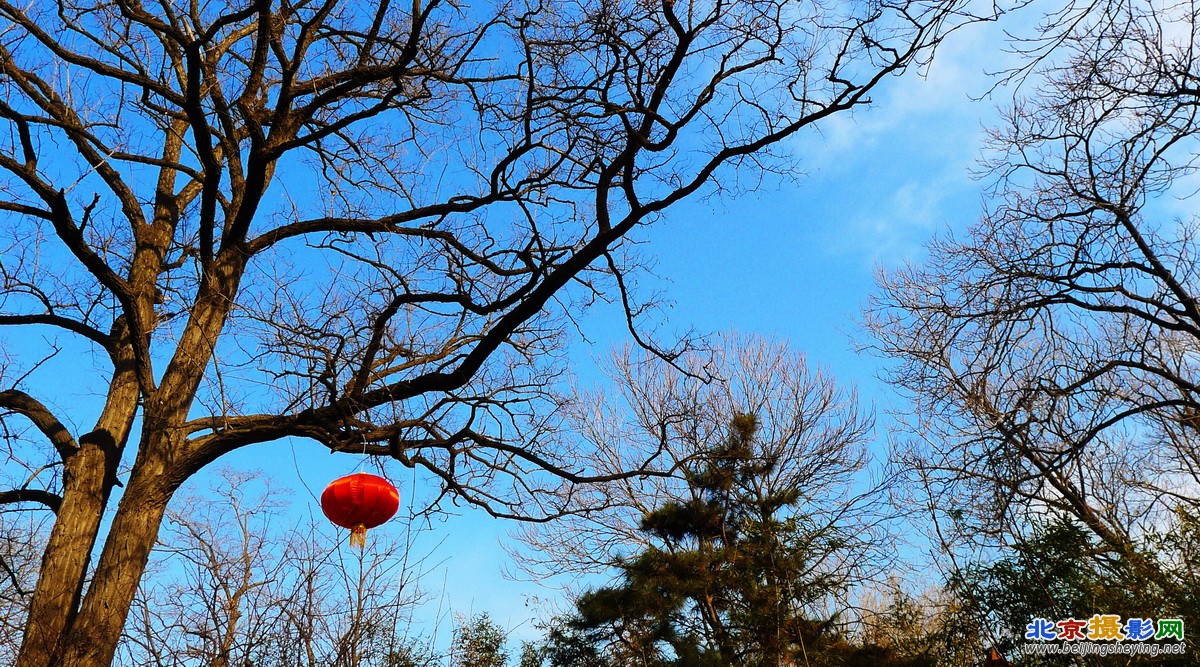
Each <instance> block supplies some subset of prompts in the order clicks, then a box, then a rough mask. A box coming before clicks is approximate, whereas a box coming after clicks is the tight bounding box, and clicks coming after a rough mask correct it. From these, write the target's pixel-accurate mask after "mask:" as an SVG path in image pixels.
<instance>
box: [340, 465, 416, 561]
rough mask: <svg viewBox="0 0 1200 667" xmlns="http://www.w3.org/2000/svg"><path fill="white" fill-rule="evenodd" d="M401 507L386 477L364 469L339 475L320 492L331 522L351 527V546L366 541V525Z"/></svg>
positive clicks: (371, 524)
mask: <svg viewBox="0 0 1200 667" xmlns="http://www.w3.org/2000/svg"><path fill="white" fill-rule="evenodd" d="M399 508H400V492H399V491H397V490H396V487H394V486H392V483H391V482H389V481H387V480H386V479H384V478H382V477H380V476H378V475H371V474H368V473H365V472H356V473H354V474H353V475H346V476H345V477H340V478H338V479H335V480H333V481H332V482H330V483H329V486H327V487H325V491H324V492H322V493H321V511H322V512H324V513H325V516H326V517H327V518H328V519H329V520H330V521H332V522H333V523H335V524H337V525H339V526H341V527H342V528H349V529H350V546H353V547H358V548H359V549H361V548H363V546H365V545H366V543H367V529H368V528H374V527H375V526H378V525H381V524H382V523H383V522H385V521H387V520H388V519H390V518H392V515H394V514H395V513H396V510H397V509H399Z"/></svg>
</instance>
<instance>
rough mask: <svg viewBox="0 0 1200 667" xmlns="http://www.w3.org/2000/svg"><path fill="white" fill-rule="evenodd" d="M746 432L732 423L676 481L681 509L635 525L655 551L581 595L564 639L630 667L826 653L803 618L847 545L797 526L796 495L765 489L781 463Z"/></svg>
mask: <svg viewBox="0 0 1200 667" xmlns="http://www.w3.org/2000/svg"><path fill="white" fill-rule="evenodd" d="M757 431H758V419H757V418H756V417H755V416H754V415H752V414H738V415H736V416H735V417H734V418H733V420H732V422H731V424H730V428H729V433H728V436H727V437H726V438H725V439H724V440H723V441H722V442H719V443H718V444H716V445H715V446H713V447H712V448H711V449H709V450H708V451H706V452H704V453H703V454H702V455H701V456H700V457H698V459H697V462H696V464H694V465H692V466H690V467H689V468H688V469H687V471H686V479H687V483H688V485H689V488H690V490H691V497H690V498H688V499H686V500H671V501H669V502H666V503H664V504H662V505H660V506H659V507H657V508H656V509H654V510H653V511H651V512H649V513H647V514H646V515H645V516H644V517H643V520H642V522H641V530H642V531H643V532H644V533H645V534H646V536H647V537H648V538H652V540H651V541H652V542H654V544H655V546H651V547H649V548H647V549H646V550H645V551H643V552H642V553H639V554H637V555H635V556H633V557H630V558H627V559H623V560H621V561H620V562H618V563H617V567H618V568H619V570H620V571H621V576H620V581H619V582H618V583H616V584H614V585H612V586H608V587H603V588H599V589H596V590H593V591H591V592H589V593H587V594H585V595H583V596H582V597H581V598H580V599H579V600H578V601H577V615H576V617H575V618H573V619H571V620H570V623H569V625H570V626H571V627H572V628H574V629H575V630H576V631H580V632H583V631H595V630H599V629H604V630H607V632H608V634H609V636H611V637H613V638H615V641H614V643H613V645H614V651H615V653H613V655H618V654H620V655H619V656H618V657H621V658H625V659H627V660H625V661H624V662H623V663H622V664H625V663H629V664H637V665H678V666H681V667H682V666H684V665H687V666H697V667H699V666H704V665H714V666H715V665H779V664H787V663H788V661H791V660H799V659H802V657H803V656H804V655H805V654H811V653H812V652H814V651H817V650H819V647H820V646H821V645H822V644H823V643H828V641H829V640H830V639H831V638H832V636H833V633H832V632H830V630H829V628H830V627H831V625H832V619H824V618H813V617H811V616H810V615H809V614H808V613H807V612H808V610H810V609H811V608H812V603H814V602H816V601H818V600H821V599H823V598H825V597H826V596H828V595H830V594H832V593H836V592H837V590H836V589H837V588H838V586H839V585H840V584H839V583H838V582H839V580H838V579H836V578H834V577H830V576H826V575H825V574H824V573H825V569H824V568H823V567H821V566H820V565H819V564H820V563H821V562H822V561H826V560H827V559H828V557H829V556H830V555H831V554H834V553H836V552H838V551H839V550H840V549H841V548H842V546H843V545H845V544H846V543H847V540H846V539H845V538H846V536H845V535H843V534H842V533H843V530H842V529H841V528H839V527H838V526H837V525H814V524H810V523H807V522H806V521H805V519H804V514H803V512H802V509H803V507H802V506H803V501H804V499H803V498H802V497H801V496H800V494H799V493H797V492H796V491H795V490H794V489H789V488H776V487H775V485H773V484H772V483H771V479H772V473H773V472H774V471H775V470H776V468H777V466H778V465H779V463H780V461H779V459H778V456H771V455H768V454H764V453H762V452H763V449H762V448H759V447H756V446H755V437H756V433H757ZM809 657H810V658H811V657H812V656H811V655H810V656H809Z"/></svg>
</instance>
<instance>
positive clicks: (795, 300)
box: [421, 24, 1004, 646]
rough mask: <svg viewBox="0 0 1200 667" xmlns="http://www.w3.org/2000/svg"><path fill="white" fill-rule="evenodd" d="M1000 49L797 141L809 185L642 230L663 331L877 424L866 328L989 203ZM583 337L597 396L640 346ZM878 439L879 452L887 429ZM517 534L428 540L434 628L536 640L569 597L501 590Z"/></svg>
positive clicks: (955, 61)
mask: <svg viewBox="0 0 1200 667" xmlns="http://www.w3.org/2000/svg"><path fill="white" fill-rule="evenodd" d="M999 35H1000V32H999V28H998V26H996V25H994V24H990V25H981V26H975V27H974V28H972V29H969V30H966V31H963V32H961V33H957V34H955V35H953V36H952V38H951V39H950V40H949V42H948V43H947V44H946V45H945V46H944V48H943V49H942V50H941V52H939V54H938V58H937V59H936V60H935V62H934V64H933V65H932V66H931V67H930V68H929V70H928V71H927V72H926V76H925V77H924V78H918V77H915V76H906V77H904V78H903V79H900V80H893V81H890V82H888V84H887V86H886V87H885V88H884V89H883V92H882V93H881V94H878V95H876V98H875V99H876V102H877V103H876V104H875V105H874V106H873V107H871V108H869V109H863V110H859V111H858V112H857V113H856V114H854V115H853V116H852V117H851V116H842V117H834V118H833V119H832V121H833V122H831V123H827V124H826V125H824V126H823V127H822V128H821V131H820V132H819V133H810V134H808V135H805V136H802V137H800V138H798V139H797V140H795V141H794V142H793V145H792V149H793V150H795V151H797V152H798V153H799V154H801V155H802V156H803V168H804V170H805V171H806V172H807V175H806V176H805V177H803V178H801V179H800V180H799V181H797V182H794V183H787V184H784V185H783V186H782V187H779V188H777V189H776V188H772V189H770V190H765V191H761V192H758V193H753V194H750V195H745V196H742V197H739V198H737V199H725V200H719V201H711V200H710V201H702V202H686V203H685V204H684V205H681V206H679V207H677V208H673V209H671V210H670V211H669V212H668V214H667V217H666V219H664V220H663V221H661V223H659V224H657V225H655V226H653V227H651V228H649V229H647V230H645V232H644V233H643V236H642V238H643V239H644V240H645V241H647V243H646V244H645V245H644V246H642V250H643V251H644V253H645V255H646V256H648V257H650V258H652V259H653V260H654V261H655V266H654V274H655V276H656V277H655V278H643V280H642V282H643V286H644V288H645V289H647V290H659V291H662V292H663V294H664V296H665V297H666V298H667V299H668V300H669V302H670V306H669V307H668V308H666V309H665V310H664V311H663V320H664V322H665V328H664V330H670V329H676V330H686V329H689V328H695V329H696V330H697V331H699V332H716V331H723V330H730V329H735V330H739V331H742V332H753V333H759V334H765V335H769V336H774V337H778V338H782V339H784V340H787V341H789V342H790V343H791V344H792V345H793V346H794V347H795V348H797V349H799V350H802V351H804V352H805V353H806V354H807V355H808V359H809V362H810V363H812V364H815V365H820V366H822V367H824V368H826V369H827V370H829V371H830V372H832V374H833V375H834V376H835V377H837V378H838V379H839V380H840V381H841V382H843V383H845V384H847V385H850V386H854V387H856V388H857V389H858V391H859V393H860V397H861V398H862V399H863V401H864V403H866V404H868V405H872V406H874V407H875V409H876V410H877V411H879V412H881V413H882V412H883V411H884V410H885V409H886V405H887V403H889V402H890V401H894V400H898V399H897V397H896V396H895V395H894V394H893V393H892V392H891V391H890V390H889V388H888V387H886V386H884V385H883V383H882V382H881V381H880V380H879V379H878V377H877V374H878V372H879V368H880V361H879V360H878V359H875V358H871V357H866V356H862V355H859V354H857V353H855V352H854V350H853V341H854V340H855V339H856V338H857V339H862V334H861V332H860V331H859V329H858V326H857V324H856V320H857V318H858V316H859V313H860V311H861V309H862V308H863V307H864V306H865V305H866V301H867V298H868V296H869V295H870V293H871V292H872V291H873V289H874V284H875V283H874V272H875V270H876V269H877V268H879V267H885V268H886V267H890V266H895V265H897V264H898V263H900V262H902V261H905V260H908V259H919V258H920V256H921V254H922V247H923V245H924V244H925V242H926V241H928V240H929V238H931V236H932V235H934V234H935V233H939V232H942V231H944V230H947V229H951V228H957V229H961V228H963V227H965V226H966V225H968V224H970V223H971V222H973V221H974V220H975V219H976V218H977V217H978V215H979V212H980V208H981V201H982V200H981V189H982V188H981V183H979V182H977V181H975V180H973V179H972V178H971V176H970V171H971V170H972V168H973V167H974V166H975V161H976V159H977V157H978V156H979V151H980V149H981V142H982V140H983V137H984V128H985V126H986V124H988V123H989V122H991V119H992V118H994V116H995V108H996V106H997V105H998V104H1002V103H1003V101H1004V97H1003V96H998V97H996V98H995V99H994V100H991V99H983V100H973V98H979V97H980V96H981V95H983V94H984V93H985V92H986V91H987V89H988V86H989V85H991V83H992V80H991V79H989V78H988V77H987V76H986V75H985V71H987V70H989V69H995V68H996V67H997V66H998V63H999V62H1001V58H1000V56H999V54H998V51H999V48H1000V43H999ZM581 322H582V325H583V327H584V329H585V331H586V332H587V334H588V335H589V337H590V338H591V344H586V343H582V342H578V341H577V342H576V343H575V344H574V345H573V347H572V353H571V355H572V363H573V367H574V368H573V370H574V371H575V372H576V373H577V374H578V375H579V376H580V377H581V378H583V380H584V381H585V382H586V381H589V380H590V381H593V382H596V381H599V379H598V378H599V373H598V372H597V371H596V364H595V362H596V359H597V358H599V357H602V356H603V354H604V353H605V352H606V351H607V350H608V349H609V348H610V347H611V346H612V345H617V344H621V343H623V342H624V341H625V340H626V338H627V335H626V333H625V330H624V324H623V321H622V320H621V314H620V312H619V311H618V310H617V308H615V307H611V308H603V307H601V308H595V309H593V310H592V311H589V312H588V313H586V314H585V315H584V316H583V317H582V318H581ZM881 423H882V422H881ZM878 437H879V443H880V445H879V448H880V451H882V448H883V442H884V439H885V434H884V432H883V428H882V427H881V429H880V432H879V434H878ZM509 530H510V527H509V526H507V525H505V524H504V523H503V522H498V521H495V520H492V519H490V518H488V517H486V516H483V515H482V514H481V513H475V512H470V511H464V512H463V514H461V515H460V516H457V517H452V518H451V519H449V520H447V521H446V522H445V523H444V524H443V525H442V526H440V527H438V529H437V530H436V531H435V534H434V535H431V536H433V537H436V538H437V539H439V540H440V539H443V538H444V540H445V541H444V542H443V543H442V545H441V546H440V547H439V548H438V550H437V554H438V555H439V556H440V557H443V558H445V562H444V564H443V565H442V566H441V567H440V568H438V569H437V570H436V571H434V572H431V573H430V576H429V577H428V578H427V581H428V586H429V587H430V588H431V589H432V592H433V593H434V594H435V596H437V597H438V598H439V599H440V600H441V603H440V604H434V605H431V606H430V608H429V609H427V610H426V612H425V613H424V614H422V615H421V616H422V617H423V618H427V619H428V618H432V617H433V616H436V614H437V613H438V612H439V611H440V612H443V613H444V612H446V611H447V610H450V611H454V612H458V613H478V612H488V613H489V614H490V615H491V616H492V617H493V618H494V619H495V620H497V621H498V622H499V623H500V624H501V625H503V626H505V627H507V628H509V629H510V630H511V631H512V635H511V637H512V638H513V639H514V640H520V639H522V638H531V637H533V636H536V634H537V633H536V631H535V630H534V629H533V627H532V623H531V619H533V618H535V617H536V616H537V613H538V611H539V609H540V608H539V606H538V605H531V606H526V604H525V603H526V601H527V600H529V599H531V598H537V599H539V600H541V601H543V602H547V601H548V602H550V603H553V602H554V601H556V600H557V599H558V594H557V592H556V591H555V590H553V589H548V588H546V587H544V586H542V585H539V584H537V583H532V582H522V581H512V580H508V579H506V578H505V577H504V576H503V571H504V570H505V569H506V568H505V566H506V565H507V564H508V558H507V556H506V555H505V553H504V551H503V549H502V548H501V543H502V542H503V541H505V540H507V539H509V538H508V536H507V533H508V531H509ZM551 606H552V604H551ZM442 627H443V628H445V627H446V625H445V624H443V625H442ZM515 644H516V641H514V646H515Z"/></svg>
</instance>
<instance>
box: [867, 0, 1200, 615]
mask: <svg viewBox="0 0 1200 667" xmlns="http://www.w3.org/2000/svg"><path fill="white" fill-rule="evenodd" d="M1196 12H1197V9H1196V7H1194V6H1190V5H1186V4H1184V5H1169V6H1167V5H1162V4H1161V3H1150V2H1145V3H1143V2H1130V3H1107V2H1100V3H1094V4H1082V5H1077V6H1072V7H1071V8H1070V9H1069V10H1064V11H1063V13H1062V14H1061V15H1060V17H1059V18H1060V20H1057V21H1054V22H1047V24H1046V25H1050V26H1053V27H1052V28H1049V29H1048V30H1047V32H1044V33H1042V34H1041V35H1040V36H1039V38H1038V39H1036V40H1031V41H1028V42H1026V43H1025V45H1026V46H1027V47H1028V49H1029V51H1028V53H1029V55H1031V56H1033V61H1032V62H1033V65H1032V69H1030V70H1028V71H1027V72H1026V74H1028V75H1030V76H1032V77H1033V78H1032V79H1026V82H1025V85H1026V88H1025V90H1027V91H1028V90H1029V88H1030V87H1031V86H1032V85H1033V84H1032V82H1035V81H1036V82H1037V88H1036V90H1035V92H1033V93H1032V94H1031V95H1028V96H1026V97H1024V98H1021V99H1018V100H1017V102H1016V104H1015V105H1014V107H1013V109H1012V111H1011V113H1010V114H1009V116H1008V118H1007V126H1006V127H1005V128H1003V129H1002V130H1000V131H997V132H996V133H995V135H994V149H995V150H994V152H993V153H992V157H991V159H990V161H989V163H988V165H989V166H990V167H991V168H992V169H993V172H992V173H993V174H994V175H995V177H996V180H995V183H996V185H995V191H994V192H993V193H992V194H993V195H994V199H993V201H994V202H995V203H994V204H993V205H992V206H990V207H989V210H988V212H987V214H986V215H985V216H984V218H983V220H982V221H981V222H980V223H979V224H977V225H975V226H974V227H973V228H971V229H970V231H969V232H968V233H967V234H966V235H965V238H962V239H956V238H945V239H942V240H939V241H937V242H935V243H934V244H933V245H932V246H931V248H930V253H929V254H930V256H929V258H928V260H927V261H926V263H925V264H924V266H919V267H918V266H908V267H905V268H902V269H900V270H897V271H894V272H891V273H889V274H887V275H885V276H883V278H882V283H883V290H884V291H883V295H882V296H881V297H880V298H879V300H878V302H877V303H876V307H875V309H874V311H873V312H872V313H871V315H870V317H869V324H870V325H871V326H872V327H873V329H874V331H875V333H876V335H877V337H878V341H879V342H878V346H879V348H880V349H881V350H882V352H883V353H884V354H886V355H889V356H892V357H894V358H896V359H897V360H898V361H899V365H898V366H897V367H896V369H895V372H894V374H893V375H892V379H893V380H894V381H895V382H896V383H897V384H898V385H900V386H901V387H904V388H905V389H907V390H908V391H909V392H910V393H911V396H912V397H913V398H914V404H913V407H912V411H911V414H910V415H909V422H910V423H909V426H910V427H911V428H910V430H909V433H910V434H911V435H912V440H913V442H912V443H911V446H909V447H906V448H904V449H903V451H902V452H901V455H902V458H901V461H902V463H903V464H904V465H905V467H907V468H909V469H912V470H915V471H918V472H919V473H920V474H919V476H918V477H919V481H920V483H921V484H922V485H923V486H924V488H925V490H926V491H927V496H926V500H927V502H928V503H929V506H930V507H931V508H932V509H934V510H935V514H936V515H937V516H938V517H939V518H940V520H941V521H942V522H943V524H942V528H943V529H944V530H943V532H942V536H943V537H946V538H947V539H948V540H951V541H953V537H954V536H955V535H964V534H965V535H966V536H968V537H983V538H985V539H984V542H990V543H992V544H994V543H995V542H996V541H997V540H1000V541H1003V540H1004V539H1005V536H1012V535H1014V534H1016V535H1020V534H1022V533H1023V532H1024V531H1025V530H1026V528H1027V525H1028V524H1027V522H1026V519H1025V517H1027V516H1029V515H1030V514H1032V515H1034V516H1046V515H1061V514H1063V513H1065V514H1067V515H1069V516H1074V517H1076V518H1077V519H1078V520H1079V521H1080V522H1081V523H1082V524H1084V525H1086V526H1087V527H1088V528H1089V529H1090V530H1091V531H1092V532H1093V533H1094V534H1095V535H1096V536H1098V537H1099V538H1100V539H1101V540H1102V543H1103V544H1104V545H1105V546H1106V548H1107V549H1111V550H1114V551H1116V552H1117V553H1118V554H1120V556H1121V557H1122V558H1123V559H1125V560H1126V561H1127V562H1130V563H1133V564H1134V565H1135V566H1137V567H1138V568H1140V569H1141V570H1142V571H1143V572H1144V573H1146V575H1147V576H1150V577H1151V579H1150V580H1152V581H1156V582H1157V584H1158V585H1160V586H1162V587H1163V588H1164V590H1167V591H1168V592H1174V593H1178V592H1179V591H1178V590H1176V589H1177V587H1178V582H1176V581H1175V580H1174V578H1173V577H1170V576H1164V575H1163V572H1162V569H1161V568H1160V567H1159V564H1158V563H1156V562H1155V559H1154V557H1153V556H1151V555H1148V554H1145V553H1142V550H1141V549H1139V547H1138V542H1139V538H1140V537H1142V536H1145V535H1147V534H1149V533H1153V532H1157V531H1161V530H1164V529H1169V527H1170V526H1171V525H1172V524H1173V523H1174V521H1175V516H1176V515H1175V512H1177V511H1184V512H1188V513H1193V514H1194V513H1195V512H1196V511H1197V510H1200V449H1197V444H1198V442H1200V440H1198V439H1197V435H1198V434H1200V433H1198V431H1197V428H1198V427H1200V421H1198V420H1197V419H1196V416H1197V415H1200V394H1198V393H1197V390H1198V388H1200V385H1198V384H1197V382H1198V381H1200V373H1198V371H1200V366H1198V365H1197V364H1198V362H1200V356H1198V353H1200V310H1198V309H1197V308H1198V306H1197V304H1198V302H1197V294H1200V273H1198V267H1200V254H1198V253H1197V246H1196V240H1197V231H1198V227H1197V222H1198V221H1200V219H1197V218H1196V217H1195V216H1194V215H1192V214H1190V213H1189V214H1188V217H1187V218H1185V219H1172V216H1171V212H1170V209H1169V206H1166V205H1164V202H1169V201H1170V196H1178V197H1180V198H1182V200H1183V201H1186V202H1190V201H1191V200H1192V195H1193V194H1194V192H1193V191H1192V188H1191V186H1188V185H1184V184H1183V181H1182V180H1181V179H1183V178H1184V177H1186V176H1188V175H1190V174H1192V173H1193V171H1194V167H1195V160H1196V157H1197V155H1198V152H1197V138H1198V132H1200V123H1198V118H1197V110H1200V105H1198V104H1197V102H1200V96H1198V95H1200V89H1198V88H1197V87H1196V82H1197V81H1198V80H1200V78H1198V77H1200V60H1198V59H1197V48H1198V47H1200V40H1198V37H1197V28H1198V27H1200V23H1198V22H1197V18H1198V16H1197V13H1196ZM1061 26H1066V27H1065V28H1063V27H1061ZM1180 186H1182V188H1181V187H1180ZM1164 557H1166V558H1170V556H1169V555H1165V556H1164Z"/></svg>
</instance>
